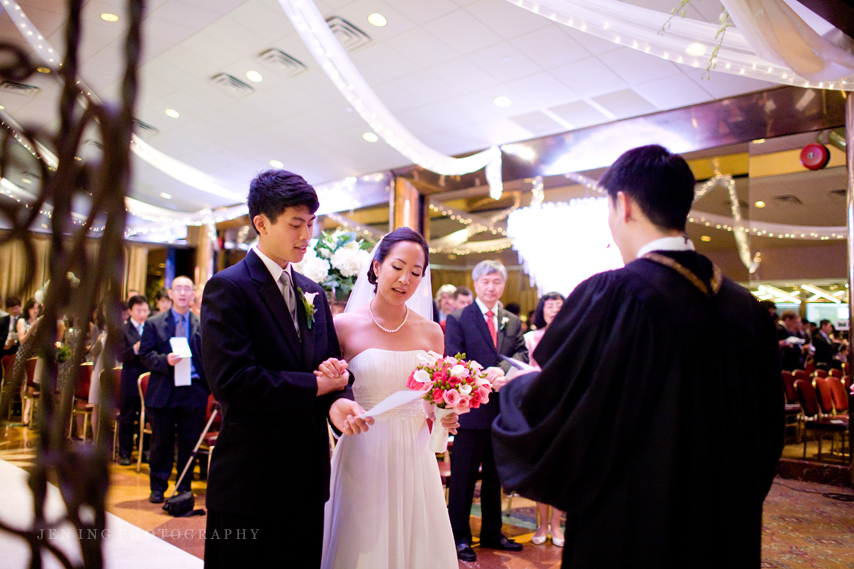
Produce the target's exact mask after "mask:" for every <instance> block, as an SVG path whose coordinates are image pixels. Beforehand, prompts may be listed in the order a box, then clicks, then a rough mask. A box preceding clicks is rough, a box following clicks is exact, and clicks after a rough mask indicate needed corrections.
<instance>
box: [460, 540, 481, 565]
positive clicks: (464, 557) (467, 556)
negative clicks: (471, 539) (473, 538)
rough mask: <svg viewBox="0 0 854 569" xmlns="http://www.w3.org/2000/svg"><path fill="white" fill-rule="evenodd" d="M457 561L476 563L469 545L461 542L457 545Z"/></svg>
mask: <svg viewBox="0 0 854 569" xmlns="http://www.w3.org/2000/svg"><path fill="white" fill-rule="evenodd" d="M457 559H459V560H460V561H477V555H475V553H474V549H472V548H471V545H469V544H468V543H467V542H465V541H463V542H462V543H458V544H457Z"/></svg>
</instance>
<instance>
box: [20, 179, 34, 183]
mask: <svg viewBox="0 0 854 569" xmlns="http://www.w3.org/2000/svg"><path fill="white" fill-rule="evenodd" d="M21 181H22V182H24V183H25V184H32V183H33V181H32V180H30V179H29V178H21Z"/></svg>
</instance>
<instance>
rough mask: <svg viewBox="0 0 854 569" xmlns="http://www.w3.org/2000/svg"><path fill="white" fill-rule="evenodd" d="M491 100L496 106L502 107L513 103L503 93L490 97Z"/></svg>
mask: <svg viewBox="0 0 854 569" xmlns="http://www.w3.org/2000/svg"><path fill="white" fill-rule="evenodd" d="M492 102H493V103H495V106H496V107H502V108H505V107H509V106H510V105H512V104H513V103H512V102H510V99H508V98H507V97H505V96H504V95H499V96H498V97H495V98H494V99H492Z"/></svg>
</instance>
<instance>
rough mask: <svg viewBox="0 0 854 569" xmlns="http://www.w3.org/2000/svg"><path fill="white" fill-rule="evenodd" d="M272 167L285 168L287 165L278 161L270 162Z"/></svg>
mask: <svg viewBox="0 0 854 569" xmlns="http://www.w3.org/2000/svg"><path fill="white" fill-rule="evenodd" d="M270 166H272V167H273V168H284V167H285V165H284V164H283V163H282V162H280V161H278V160H270Z"/></svg>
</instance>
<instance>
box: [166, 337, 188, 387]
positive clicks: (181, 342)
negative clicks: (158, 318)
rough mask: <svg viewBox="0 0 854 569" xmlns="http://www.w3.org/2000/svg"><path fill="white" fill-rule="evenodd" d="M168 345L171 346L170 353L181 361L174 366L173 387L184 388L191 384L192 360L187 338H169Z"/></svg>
mask: <svg viewBox="0 0 854 569" xmlns="http://www.w3.org/2000/svg"><path fill="white" fill-rule="evenodd" d="M169 344H170V345H171V346H172V353H173V354H175V355H177V356H181V361H179V362H178V363H176V364H175V387H185V386H188V385H192V384H193V378H192V375H191V373H192V368H191V365H192V358H193V351H192V350H191V349H190V344H189V342H187V338H184V337H180V336H179V337H176V338H170V339H169Z"/></svg>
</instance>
